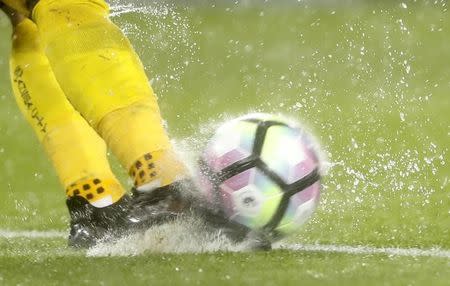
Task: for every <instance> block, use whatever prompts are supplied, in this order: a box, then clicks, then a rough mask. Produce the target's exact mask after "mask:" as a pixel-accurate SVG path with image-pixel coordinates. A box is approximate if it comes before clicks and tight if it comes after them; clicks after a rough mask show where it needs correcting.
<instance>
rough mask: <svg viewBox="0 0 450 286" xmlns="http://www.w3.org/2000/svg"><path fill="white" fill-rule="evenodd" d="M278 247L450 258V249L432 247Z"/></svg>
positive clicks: (282, 246) (313, 250) (313, 245)
mask: <svg viewBox="0 0 450 286" xmlns="http://www.w3.org/2000/svg"><path fill="white" fill-rule="evenodd" d="M277 249H287V250H294V251H307V252H327V253H333V252H334V253H345V254H355V255H364V254H367V255H371V254H385V255H390V256H409V257H417V256H428V257H436V258H450V250H446V249H440V248H432V249H420V248H395V247H370V246H350V245H324V244H286V245H280V246H279V247H277Z"/></svg>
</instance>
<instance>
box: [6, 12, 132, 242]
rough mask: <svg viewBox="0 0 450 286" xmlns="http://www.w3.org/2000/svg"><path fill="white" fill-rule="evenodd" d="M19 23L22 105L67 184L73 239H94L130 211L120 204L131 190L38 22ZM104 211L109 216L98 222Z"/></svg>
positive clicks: (17, 85)
mask: <svg viewBox="0 0 450 286" xmlns="http://www.w3.org/2000/svg"><path fill="white" fill-rule="evenodd" d="M12 20H13V19H12ZM14 22H15V23H14ZM14 22H13V24H15V25H14V35H13V49H12V54H11V60H10V67H11V81H12V86H13V91H14V94H15V97H16V100H17V103H18V106H19V108H20V110H21V111H22V113H23V114H24V116H25V117H26V119H27V120H28V122H29V123H30V125H31V126H32V128H33V129H34V131H35V133H36V134H37V136H38V138H39V141H40V142H41V143H42V145H43V146H44V149H45V151H46V152H47V154H48V156H49V158H50V159H51V161H52V162H53V164H54V166H55V169H56V172H57V174H58V176H59V178H60V180H61V183H62V184H63V186H64V188H65V189H66V194H67V197H68V199H67V204H68V207H69V210H70V214H71V218H72V222H71V223H72V225H71V236H70V239H69V243H71V244H72V245H74V246H85V245H86V244H87V245H89V244H92V243H93V242H94V239H96V238H98V237H99V236H101V235H102V234H101V233H100V232H104V231H108V228H109V225H108V223H109V224H118V223H120V220H121V219H123V218H122V217H121V216H123V217H125V216H126V213H125V211H123V210H122V209H121V207H120V206H122V205H123V204H125V203H126V202H125V200H126V198H124V194H125V192H124V190H123V188H122V186H121V185H120V183H119V182H118V180H117V179H116V178H115V176H114V174H113V173H112V172H111V170H110V167H109V164H108V160H107V157H106V146H105V143H104V141H103V140H102V139H101V138H100V137H99V136H98V135H97V134H96V132H95V131H94V130H93V129H92V128H91V127H90V126H89V124H88V123H87V122H86V121H85V120H84V119H83V118H82V117H81V115H80V114H79V113H78V112H77V111H75V110H74V108H73V107H72V106H71V104H70V103H69V102H68V100H67V99H66V97H65V95H64V93H63V92H62V90H61V89H60V87H59V85H58V83H57V81H56V79H55V77H54V75H53V73H52V70H51V68H50V65H49V63H48V60H47V58H46V56H45V54H44V51H43V48H42V46H41V43H40V40H39V34H38V31H37V27H36V25H35V24H34V23H33V22H32V21H31V20H29V19H24V18H22V21H20V23H17V22H18V21H14ZM99 216H103V217H106V218H107V219H106V221H105V218H102V219H101V221H98V222H96V220H98V217H99ZM95 227H96V228H97V229H92V228H95ZM93 232H95V233H93Z"/></svg>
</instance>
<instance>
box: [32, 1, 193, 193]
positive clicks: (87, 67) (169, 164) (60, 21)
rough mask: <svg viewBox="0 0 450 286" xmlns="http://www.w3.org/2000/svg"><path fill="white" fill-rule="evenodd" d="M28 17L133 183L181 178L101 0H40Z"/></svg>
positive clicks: (147, 92) (137, 71)
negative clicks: (36, 27)
mask: <svg viewBox="0 0 450 286" xmlns="http://www.w3.org/2000/svg"><path fill="white" fill-rule="evenodd" d="M33 19H34V20H35V21H36V23H37V25H38V27H39V30H40V33H41V36H42V38H43V40H44V41H45V44H46V51H47V56H48V58H49V59H50V62H51V66H52V68H53V70H54V72H55V75H56V78H57V79H58V82H59V83H60V85H61V87H62V89H63V90H64V92H65V93H66V96H67V97H68V98H69V99H70V101H71V103H72V104H73V105H74V106H75V107H76V108H77V110H79V111H80V112H81V113H82V115H83V116H84V117H85V118H86V119H88V121H89V123H90V124H91V125H92V126H93V127H94V128H95V129H96V130H97V131H98V133H99V134H100V135H101V136H102V137H103V138H104V139H105V141H106V142H107V144H108V146H109V147H110V148H111V149H112V151H113V152H114V153H115V154H116V156H117V157H118V159H119V160H120V162H121V163H122V165H123V166H124V167H125V168H126V169H127V170H128V171H129V173H130V175H131V176H132V179H133V180H134V183H135V186H136V188H137V189H138V190H139V191H141V192H146V191H152V190H154V189H155V188H158V187H164V186H169V185H171V184H172V183H174V182H176V181H178V180H180V179H182V178H184V177H185V176H186V171H185V168H184V166H183V164H182V163H181V162H180V161H179V160H178V159H177V157H176V156H175V155H174V152H173V149H172V146H171V144H170V141H169V138H168V136H167V134H166V132H165V130H164V127H163V124H162V118H161V116H160V111H159V108H158V104H157V102H156V98H155V95H154V94H153V91H152V89H151V87H150V85H149V82H148V79H147V77H146V74H145V72H144V69H143V66H142V64H141V62H140V60H139V58H138V56H137V55H136V53H135V52H134V50H133V48H132V47H131V45H130V43H129V41H128V39H127V38H126V37H125V36H124V35H123V33H122V32H121V31H120V29H119V28H118V27H116V26H115V25H114V24H113V23H112V22H111V21H110V20H109V19H108V6H107V4H106V3H105V2H104V1H103V0H89V1H88V0H59V1H52V0H41V1H39V3H38V4H37V5H36V6H35V8H34V10H33ZM163 189H164V188H163ZM166 189H170V188H166Z"/></svg>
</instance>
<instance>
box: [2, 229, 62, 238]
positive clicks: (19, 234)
mask: <svg viewBox="0 0 450 286" xmlns="http://www.w3.org/2000/svg"><path fill="white" fill-rule="evenodd" d="M67 235H68V233H67V232H63V231H58V230H47V231H39V230H7V229H0V238H66V237H67Z"/></svg>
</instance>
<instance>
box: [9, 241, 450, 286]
mask: <svg viewBox="0 0 450 286" xmlns="http://www.w3.org/2000/svg"><path fill="white" fill-rule="evenodd" d="M64 244H65V241H64V240H49V239H42V240H36V239H35V240H28V239H14V241H6V242H5V241H4V240H0V246H1V251H0V265H1V266H2V267H1V268H0V281H1V282H2V285H17V284H20V285H38V284H41V283H42V284H45V285H92V284H95V285H124V284H131V283H132V284H134V285H149V284H152V285H187V284H188V285H209V284H212V283H214V284H215V285H236V284H237V285H299V284H302V285H358V284H359V285H424V284H428V285H448V277H449V275H450V267H449V261H448V259H444V258H428V257H397V256H391V257H389V256H386V255H352V254H335V253H333V254H330V253H320V252H302V251H298V252H292V251H286V250H275V251H271V252H256V253H222V252H219V253H201V254H150V253H149V254H146V255H142V256H138V257H85V256H84V255H83V252H76V251H72V250H69V249H66V248H65V246H64ZM5 248H6V249H10V251H8V250H6V251H5ZM31 248H33V249H34V251H33V252H30V251H29V252H28V253H24V251H23V250H24V249H31ZM11 250H14V251H11Z"/></svg>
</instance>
